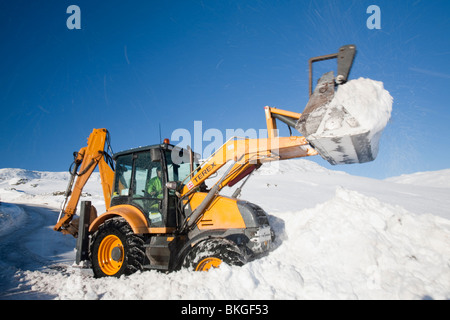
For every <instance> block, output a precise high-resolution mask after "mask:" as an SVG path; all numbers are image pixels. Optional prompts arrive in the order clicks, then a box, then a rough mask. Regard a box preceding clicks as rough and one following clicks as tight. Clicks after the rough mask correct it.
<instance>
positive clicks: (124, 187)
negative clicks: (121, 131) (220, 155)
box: [111, 143, 199, 228]
mask: <svg viewBox="0 0 450 320" xmlns="http://www.w3.org/2000/svg"><path fill="white" fill-rule="evenodd" d="M193 155H194V156H193V157H192V158H193V168H197V167H198V159H199V155H198V154H195V153H194V154H193ZM190 158H191V156H190V152H189V151H188V150H186V149H182V148H179V147H176V146H173V145H170V144H166V143H164V144H158V145H152V146H147V147H141V148H136V149H131V150H127V151H122V152H119V153H116V154H115V155H114V156H113V159H114V160H115V165H116V170H115V177H114V185H113V191H112V195H111V207H112V206H116V205H120V204H129V205H132V206H134V207H136V208H138V209H139V210H141V211H142V212H143V213H144V215H145V217H146V218H147V219H148V222H149V225H150V227H156V228H158V227H166V228H172V227H173V228H177V227H178V226H179V224H180V219H181V217H179V216H178V214H177V209H176V208H177V196H176V195H175V191H174V190H170V189H169V188H167V187H166V183H167V182H168V181H175V182H181V183H186V181H187V180H188V177H189V175H190V172H191V164H190V162H191V161H190Z"/></svg>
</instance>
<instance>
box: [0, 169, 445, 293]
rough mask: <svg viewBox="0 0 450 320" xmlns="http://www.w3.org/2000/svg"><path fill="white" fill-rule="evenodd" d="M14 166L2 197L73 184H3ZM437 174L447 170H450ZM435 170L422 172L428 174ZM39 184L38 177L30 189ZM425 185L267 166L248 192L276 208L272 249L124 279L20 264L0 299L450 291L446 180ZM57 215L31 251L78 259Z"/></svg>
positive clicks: (38, 194)
mask: <svg viewBox="0 0 450 320" xmlns="http://www.w3.org/2000/svg"><path fill="white" fill-rule="evenodd" d="M8 174H10V175H8V178H7V179H2V180H0V195H1V197H2V200H4V201H8V199H16V200H17V202H19V203H20V202H24V200H27V199H28V198H26V194H27V193H28V192H32V191H33V192H34V197H33V198H32V199H31V200H30V201H32V203H38V202H39V200H40V201H48V199H49V198H51V197H53V198H57V199H61V196H49V194H52V192H53V191H54V190H55V189H56V190H59V189H60V185H61V186H63V189H64V188H65V185H66V182H67V181H64V180H62V181H61V182H56V181H54V182H53V184H52V185H50V184H47V183H46V181H45V179H42V176H40V177H39V178H37V177H35V178H32V179H30V180H29V181H28V182H26V183H24V184H19V185H16V187H17V189H16V190H6V189H8V188H11V185H10V184H9V182H11V180H12V179H16V178H18V177H16V176H14V175H13V174H11V173H8ZM5 175H6V174H5ZM439 175H447V177H449V176H450V170H449V171H445V172H439ZM50 176H53V177H54V176H56V175H50ZM434 176H435V173H428V174H425V173H424V174H423V175H422V176H421V180H427V177H429V179H430V180H431V179H433V177H434ZM49 179H50V178H49ZM37 180H40V182H38V181H37ZM417 181H420V180H417ZM34 183H38V184H39V183H40V184H39V186H37V187H31V186H30V184H34ZM97 183H98V182H97ZM426 184H427V183H425V182H424V183H423V184H422V185H417V184H416V185H412V184H404V183H396V182H394V181H381V180H374V179H368V178H362V177H356V176H351V175H348V174H343V173H340V172H335V171H331V170H327V169H324V168H321V167H320V166H318V165H316V164H315V163H312V162H311V161H308V160H301V161H299V160H289V161H283V162H280V163H279V167H278V171H277V168H275V167H267V166H264V167H262V168H261V169H260V171H259V172H257V173H256V174H255V175H254V176H253V177H252V178H251V179H250V180H249V182H248V183H247V184H246V186H245V188H244V190H243V193H242V198H243V199H246V200H249V201H252V202H254V203H257V204H259V205H260V206H262V207H263V208H264V209H265V210H266V211H267V212H268V213H269V219H270V222H271V224H272V226H273V228H274V231H275V234H276V241H275V243H274V247H273V249H272V250H271V252H270V253H269V254H268V255H267V256H265V257H263V258H261V259H258V260H255V261H252V262H250V263H248V264H246V265H245V266H243V267H230V266H228V265H225V264H223V265H222V266H221V267H220V268H219V269H214V270H211V271H210V272H208V273H195V272H192V271H189V270H181V271H178V272H173V273H170V274H164V273H160V272H156V271H146V272H142V273H138V274H134V275H131V276H129V277H121V278H119V279H94V278H93V277H92V273H91V272H90V271H89V270H86V269H79V268H75V267H73V266H72V263H68V262H67V260H66V262H63V261H62V260H61V261H60V262H58V261H56V263H50V264H46V265H43V266H41V267H40V268H38V269H37V270H30V269H29V268H25V267H22V266H20V265H19V266H15V268H16V271H15V275H14V277H15V279H18V281H19V284H18V285H16V286H17V287H14V285H10V287H9V289H8V290H5V292H0V297H5V298H9V297H10V296H9V295H10V294H12V293H11V292H14V293H15V295H13V296H12V297H16V298H17V296H18V297H23V296H26V295H27V294H29V293H30V292H32V293H33V294H34V297H36V296H37V297H38V298H39V297H42V299H44V298H47V299H48V298H49V297H50V298H54V299H226V300H235V299H430V298H432V299H449V298H450V268H449V265H450V246H449V245H448V244H449V243H450V212H449V210H450V209H449V208H450V203H449V200H448V199H447V198H448V192H449V188H446V187H441V188H435V187H434V186H433V187H429V186H427V185H426ZM98 185H99V183H98ZM94 187H96V188H97V189H96V190H97V191H94V190H95V188H94ZM90 190H91V191H90V192H92V195H91V196H89V197H90V198H92V199H94V200H96V201H99V200H98V199H100V198H101V188H100V186H95V183H94V184H93V185H92V187H91V189H90ZM230 192H232V190H231V191H230ZM15 193H18V194H19V195H17V194H15ZM87 198H88V197H87ZM49 203H57V201H56V200H53V201H51V202H50V201H49ZM3 205H5V204H2V206H3ZM2 206H0V212H1V208H2ZM18 206H19V207H20V205H18ZM28 221H30V223H31V222H32V221H33V219H29V220H28ZM52 223H54V221H52V220H50V221H49V222H48V225H49V226H48V229H46V230H43V231H42V237H41V238H39V239H38V240H39V241H41V242H43V243H45V250H44V249H36V248H37V247H36V245H34V247H33V249H34V252H35V253H36V254H38V255H41V256H45V255H46V254H48V253H47V252H52V250H56V249H58V250H59V251H62V250H63V249H64V250H65V251H66V253H65V257H66V258H67V257H69V259H68V261H73V260H74V256H75V253H74V250H73V248H74V243H75V242H74V241H73V240H71V238H70V237H69V238H68V237H67V236H63V235H59V234H57V233H55V232H54V231H52V230H50V226H51V224H52ZM49 235H51V236H52V239H53V240H47V238H48V237H49ZM57 239H61V240H57ZM63 239H69V240H67V243H63V242H62V240H63ZM23 241H24V242H27V241H30V242H31V241H34V242H36V238H35V237H34V238H33V237H30V238H29V239H28V240H27V239H23ZM30 246H31V245H30ZM57 246H58V247H57ZM0 253H1V244H0ZM70 256H71V257H72V260H70ZM7 263H8V260H7V259H6V261H3V265H5V264H7ZM9 263H12V262H9ZM11 267H12V266H11ZM1 272H2V271H0V289H1V288H2V283H1V281H2V279H4V278H5V277H3V278H2V274H1ZM155 283H157V284H158V285H157V286H155ZM11 286H12V287H13V288H11ZM3 287H7V286H6V285H3ZM2 294H3V295H2Z"/></svg>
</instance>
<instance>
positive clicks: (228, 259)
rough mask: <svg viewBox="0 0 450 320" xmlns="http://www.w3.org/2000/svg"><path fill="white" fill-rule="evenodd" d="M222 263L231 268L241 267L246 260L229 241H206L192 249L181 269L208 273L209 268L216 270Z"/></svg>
mask: <svg viewBox="0 0 450 320" xmlns="http://www.w3.org/2000/svg"><path fill="white" fill-rule="evenodd" d="M222 262H225V263H226V264H228V265H231V266H242V265H244V263H245V262H246V259H245V257H244V255H243V254H242V253H241V250H240V249H239V248H238V247H237V246H236V245H235V244H234V243H232V242H231V241H228V240H226V239H208V240H204V241H202V242H200V243H199V244H197V245H196V246H195V247H194V248H192V250H191V251H190V252H189V253H188V254H187V255H186V257H185V259H184V261H183V268H189V269H193V270H194V271H208V270H209V269H211V268H218V267H219V266H220V265H221V264H222Z"/></svg>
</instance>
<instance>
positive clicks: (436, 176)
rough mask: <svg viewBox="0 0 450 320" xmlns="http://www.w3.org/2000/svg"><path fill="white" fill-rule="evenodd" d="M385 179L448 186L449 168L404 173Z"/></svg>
mask: <svg viewBox="0 0 450 320" xmlns="http://www.w3.org/2000/svg"><path fill="white" fill-rule="evenodd" d="M386 181H391V182H396V183H403V184H412V185H419V186H427V187H436V188H450V169H445V170H439V171H432V172H416V173H413V174H404V175H401V176H398V177H393V178H388V179H386Z"/></svg>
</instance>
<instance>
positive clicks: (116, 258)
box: [98, 234, 124, 276]
mask: <svg viewBox="0 0 450 320" xmlns="http://www.w3.org/2000/svg"><path fill="white" fill-rule="evenodd" d="M113 252H114V253H113ZM123 259H124V249H123V244H122V241H121V240H120V239H119V238H118V237H117V236H115V235H112V234H111V235H108V236H106V237H105V238H104V239H103V240H102V242H101V243H100V246H99V247H98V263H99V266H100V269H101V270H102V271H103V272H104V273H105V274H107V275H109V276H111V275H114V274H116V273H117V272H118V271H119V270H120V268H121V267H122V264H123Z"/></svg>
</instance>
